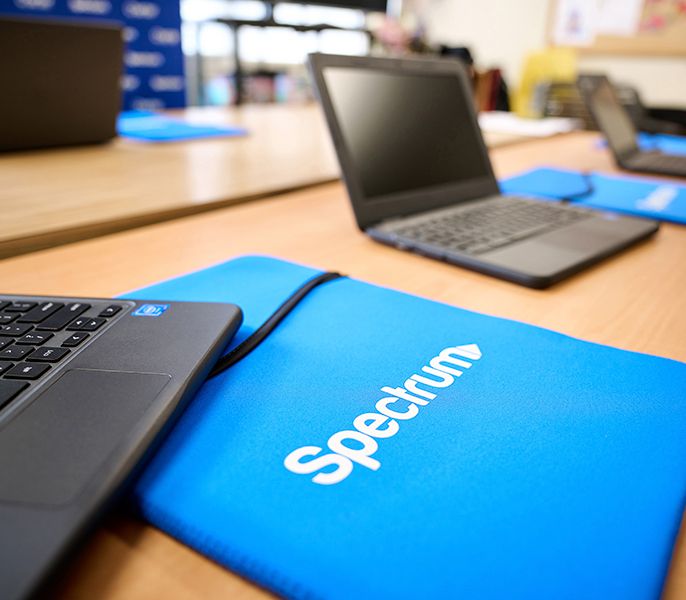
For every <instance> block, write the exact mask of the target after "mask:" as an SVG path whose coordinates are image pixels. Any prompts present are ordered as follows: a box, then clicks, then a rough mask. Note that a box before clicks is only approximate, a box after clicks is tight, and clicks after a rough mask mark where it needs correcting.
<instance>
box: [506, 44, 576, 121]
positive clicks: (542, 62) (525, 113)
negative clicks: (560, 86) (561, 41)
mask: <svg viewBox="0 0 686 600" xmlns="http://www.w3.org/2000/svg"><path fill="white" fill-rule="evenodd" d="M576 76H577V55H576V51H575V50H574V49H572V48H548V49H546V50H541V51H540V52H534V53H532V54H529V56H527V58H526V61H525V63H524V68H523V70H522V76H521V79H520V82H519V87H518V88H517V91H516V92H515V94H514V98H513V100H514V111H515V112H516V113H517V114H518V115H519V116H520V117H540V116H542V106H543V102H542V99H541V98H539V97H537V93H540V92H541V89H542V87H543V86H544V85H545V84H548V83H574V82H575V81H576Z"/></svg>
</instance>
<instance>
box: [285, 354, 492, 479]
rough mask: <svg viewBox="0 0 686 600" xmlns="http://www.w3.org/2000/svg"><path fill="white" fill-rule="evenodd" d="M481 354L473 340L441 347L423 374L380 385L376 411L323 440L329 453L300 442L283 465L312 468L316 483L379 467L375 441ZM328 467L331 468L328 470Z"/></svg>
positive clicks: (301, 470)
mask: <svg viewBox="0 0 686 600" xmlns="http://www.w3.org/2000/svg"><path fill="white" fill-rule="evenodd" d="M481 356H482V354H481V349H480V348H479V346H477V345H476V344H466V345H464V346H455V347H450V348H446V349H445V350H442V351H441V352H440V353H439V354H438V356H435V357H434V358H432V359H431V360H430V361H429V364H428V365H427V366H425V367H422V371H423V372H424V373H425V375H418V374H415V375H411V376H410V377H409V378H408V379H406V380H405V383H404V384H403V385H402V386H398V387H395V388H392V387H390V386H384V387H382V388H381V391H382V392H383V393H384V394H386V396H385V397H384V398H381V399H380V400H378V401H377V402H376V404H375V405H374V410H375V411H376V412H366V413H363V414H361V415H358V416H357V417H355V419H353V423H352V425H353V427H354V429H345V430H343V431H338V432H337V433H334V434H333V435H332V436H331V437H330V438H329V439H328V441H327V443H326V445H327V446H328V449H329V450H330V452H328V453H326V454H323V455H321V456H318V455H319V453H320V452H322V448H320V447H319V446H302V447H301V448H298V449H296V450H293V452H291V453H290V454H289V455H288V456H287V457H286V458H285V459H284V461H283V464H284V466H285V467H286V468H287V469H288V470H289V471H291V472H293V473H298V474H299V475H311V474H312V473H315V472H316V473H317V474H316V475H315V476H314V477H313V478H312V481H314V482H315V483H318V484H320V485H332V484H336V483H340V482H341V481H343V480H344V479H345V478H346V477H347V476H348V475H350V473H352V471H353V469H354V467H355V465H360V466H362V467H365V468H367V469H370V470H372V471H376V470H378V469H379V467H380V466H381V463H380V462H379V461H378V460H377V459H376V458H374V457H373V455H374V453H375V452H376V451H377V450H378V448H379V443H378V442H377V440H378V439H385V438H390V437H393V436H394V435H395V434H396V433H398V431H399V430H400V424H399V421H401V422H402V421H408V420H409V419H414V418H415V417H416V416H417V415H418V414H419V412H420V410H419V407H420V406H422V407H423V406H427V405H428V404H429V402H431V401H433V400H435V399H436V398H437V396H438V394H436V393H434V392H433V391H431V390H439V389H442V388H447V387H450V386H451V385H452V384H453V383H454V381H455V379H456V378H457V377H461V376H462V374H463V373H464V371H465V370H466V369H470V368H471V367H472V363H473V362H474V361H477V360H479V359H480V358H481ZM465 359H466V360H465ZM468 361H471V362H468ZM457 367H459V369H458V368H457ZM426 375H430V377H427V376H426ZM420 385H421V386H423V387H419V386H420ZM427 388H429V389H427ZM302 459H306V460H304V461H303V460H302ZM332 467H335V468H334V469H333V470H331V468H332Z"/></svg>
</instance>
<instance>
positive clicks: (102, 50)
mask: <svg viewBox="0 0 686 600" xmlns="http://www.w3.org/2000/svg"><path fill="white" fill-rule="evenodd" d="M0 56H2V57H3V59H2V60H0V82H2V93H0V115H2V117H1V118H0V151H12V150H29V149H34V148H47V147H51V146H71V145H76V144H94V143H100V142H105V141H107V140H109V139H111V138H113V137H114V136H115V135H116V120H117V114H118V112H119V109H120V104H121V89H120V86H119V80H120V78H121V74H122V70H123V41H122V35H121V30H120V28H118V27H114V26H111V27H110V26H107V25H95V24H92V23H88V24H79V23H71V22H70V23H64V22H53V21H43V20H37V19H25V20H20V19H9V18H5V17H0Z"/></svg>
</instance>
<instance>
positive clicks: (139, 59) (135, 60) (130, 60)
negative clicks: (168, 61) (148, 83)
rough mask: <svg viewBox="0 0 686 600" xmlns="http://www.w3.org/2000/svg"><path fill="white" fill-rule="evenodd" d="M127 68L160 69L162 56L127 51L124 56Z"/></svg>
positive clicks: (162, 62) (160, 54)
mask: <svg viewBox="0 0 686 600" xmlns="http://www.w3.org/2000/svg"><path fill="white" fill-rule="evenodd" d="M124 62H125V63H126V66H127V67H151V68H154V67H161V66H162V65H163V64H164V54H162V53H161V52H136V51H135V50H129V51H128V52H127V53H126V54H125V55H124Z"/></svg>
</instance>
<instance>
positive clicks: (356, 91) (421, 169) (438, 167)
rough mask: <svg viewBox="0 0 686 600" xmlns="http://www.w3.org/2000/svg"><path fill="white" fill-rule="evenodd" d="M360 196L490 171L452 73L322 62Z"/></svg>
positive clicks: (448, 182)
mask: <svg viewBox="0 0 686 600" xmlns="http://www.w3.org/2000/svg"><path fill="white" fill-rule="evenodd" d="M323 77H324V80H325V82H326V87H327V89H328V94H329V96H330V98H331V103H332V105H333V111H334V113H335V115H336V119H337V121H338V124H339V127H340V130H341V135H342V137H343V139H344V142H345V145H346V147H347V149H348V152H349V154H350V159H351V161H352V163H353V167H354V171H355V172H356V174H357V177H358V180H359V185H360V187H361V190H362V192H363V196H364V201H365V202H370V201H374V200H376V199H378V198H381V197H384V196H389V195H392V194H397V193H400V192H412V191H418V190H424V189H431V188H437V187H444V186H447V185H453V184H456V183H460V184H462V183H465V182H468V181H470V180H483V178H490V177H492V173H491V169H490V164H489V163H488V158H487V156H486V155H485V153H484V152H481V151H479V147H480V145H481V143H482V142H481V138H480V133H479V130H478V128H477V127H476V124H475V121H474V117H473V115H472V113H471V111H470V108H469V107H468V106H467V102H471V101H472V99H471V98H470V97H469V96H468V95H466V94H465V93H464V91H463V90H462V88H461V85H462V84H461V81H460V79H459V78H458V77H457V76H456V75H455V74H437V73H431V72H429V73H425V74H424V73H421V72H418V71H416V70H414V71H410V72H397V71H384V70H382V69H370V68H367V69H355V68H350V67H343V66H341V67H339V66H326V67H325V68H324V69H323Z"/></svg>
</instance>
